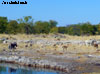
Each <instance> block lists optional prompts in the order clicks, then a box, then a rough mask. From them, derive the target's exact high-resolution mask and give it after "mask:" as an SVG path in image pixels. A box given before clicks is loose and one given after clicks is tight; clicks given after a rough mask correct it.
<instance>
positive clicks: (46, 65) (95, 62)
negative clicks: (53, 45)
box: [0, 55, 100, 74]
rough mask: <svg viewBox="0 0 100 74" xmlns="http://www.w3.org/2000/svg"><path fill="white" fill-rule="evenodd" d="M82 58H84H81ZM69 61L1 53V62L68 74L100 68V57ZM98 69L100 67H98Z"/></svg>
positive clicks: (77, 73) (78, 73) (79, 73)
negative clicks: (82, 60)
mask: <svg viewBox="0 0 100 74" xmlns="http://www.w3.org/2000/svg"><path fill="white" fill-rule="evenodd" d="M51 59H52V58H51ZM81 59H82V58H81ZM67 61H68V62H59V61H58V62H57V61H50V60H47V59H33V58H31V57H25V56H17V55H6V56H5V55H0V63H10V64H18V65H20V66H25V67H33V68H43V69H50V70H55V71H61V72H63V73H65V74H66V73H68V74H81V73H84V72H88V73H89V72H90V73H91V72H92V71H93V72H95V71H96V70H95V68H100V60H99V58H95V57H93V56H91V57H89V58H88V59H87V60H86V61H84V62H79V61H77V59H74V60H73V59H72V58H70V59H67ZM92 67H95V68H92ZM97 70H98V69H97Z"/></svg>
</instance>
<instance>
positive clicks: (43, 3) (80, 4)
mask: <svg viewBox="0 0 100 74" xmlns="http://www.w3.org/2000/svg"><path fill="white" fill-rule="evenodd" d="M2 1H3V0H0V16H7V17H8V19H18V18H21V17H23V16H32V17H33V18H34V20H35V21H38V20H42V21H48V20H50V19H52V20H56V21H57V22H58V23H59V24H58V25H59V26H65V25H66V24H76V23H79V22H87V21H90V22H91V23H92V24H97V23H99V22H100V0H26V1H27V2H28V4H27V5H2ZM4 1H11V0H4ZM12 1H18V0H12ZM19 1H25V0H19Z"/></svg>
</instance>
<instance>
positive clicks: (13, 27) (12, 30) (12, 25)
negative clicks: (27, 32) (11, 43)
mask: <svg viewBox="0 0 100 74" xmlns="http://www.w3.org/2000/svg"><path fill="white" fill-rule="evenodd" d="M17 29H18V23H17V21H16V20H11V21H9V24H8V25H7V32H8V33H9V34H16V33H17Z"/></svg>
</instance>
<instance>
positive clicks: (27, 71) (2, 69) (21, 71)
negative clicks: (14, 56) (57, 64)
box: [0, 64, 62, 74]
mask: <svg viewBox="0 0 100 74" xmlns="http://www.w3.org/2000/svg"><path fill="white" fill-rule="evenodd" d="M0 74H62V73H60V72H57V71H53V70H45V69H35V68H28V67H19V66H17V65H16V66H15V65H8V64H0Z"/></svg>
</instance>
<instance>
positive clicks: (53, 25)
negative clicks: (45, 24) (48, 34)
mask: <svg viewBox="0 0 100 74" xmlns="http://www.w3.org/2000/svg"><path fill="white" fill-rule="evenodd" d="M49 23H50V28H53V27H56V26H57V24H58V23H57V22H56V21H54V20H50V21H49Z"/></svg>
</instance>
